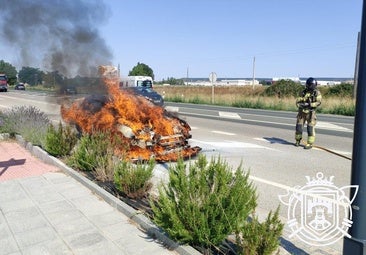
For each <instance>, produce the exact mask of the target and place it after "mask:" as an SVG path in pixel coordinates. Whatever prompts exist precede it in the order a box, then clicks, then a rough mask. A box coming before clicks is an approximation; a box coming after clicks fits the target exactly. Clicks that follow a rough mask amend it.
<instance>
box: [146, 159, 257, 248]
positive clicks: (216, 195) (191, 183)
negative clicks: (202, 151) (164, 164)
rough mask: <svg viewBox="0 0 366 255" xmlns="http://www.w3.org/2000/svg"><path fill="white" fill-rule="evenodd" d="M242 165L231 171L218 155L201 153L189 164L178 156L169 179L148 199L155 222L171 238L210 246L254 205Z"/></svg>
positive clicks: (246, 214)
mask: <svg viewBox="0 0 366 255" xmlns="http://www.w3.org/2000/svg"><path fill="white" fill-rule="evenodd" d="M248 177H249V174H248V173H247V174H245V173H244V172H243V171H242V170H241V166H239V167H238V168H237V170H236V171H235V172H234V173H233V171H232V169H230V168H229V167H228V165H227V163H226V162H223V161H222V160H221V159H220V158H218V159H217V160H216V159H212V160H211V162H210V163H208V162H207V160H206V157H205V156H204V155H200V156H199V157H198V160H197V161H196V162H195V163H193V164H192V165H191V164H190V165H189V167H188V170H187V169H186V165H185V164H184V162H183V160H182V159H180V160H178V162H177V164H176V166H175V167H171V168H170V170H169V182H168V183H167V185H164V186H161V187H160V188H159V197H158V199H157V201H155V202H154V201H152V200H151V207H152V210H153V213H154V216H153V220H154V222H155V223H156V224H157V225H158V226H160V227H162V228H163V229H164V230H165V231H166V232H167V233H168V234H169V235H170V237H171V238H172V239H174V240H176V241H179V242H184V243H189V244H190V245H193V246H199V247H203V248H205V249H211V248H213V247H216V246H218V245H220V244H221V243H222V242H223V241H224V240H225V239H226V238H227V237H228V235H229V234H231V233H233V232H234V230H236V229H237V228H238V226H241V225H242V224H244V222H245V221H246V219H247V217H248V215H249V214H250V213H251V212H252V211H253V209H254V208H255V207H256V199H257V197H256V191H255V188H254V187H253V186H252V184H251V183H249V181H248Z"/></svg>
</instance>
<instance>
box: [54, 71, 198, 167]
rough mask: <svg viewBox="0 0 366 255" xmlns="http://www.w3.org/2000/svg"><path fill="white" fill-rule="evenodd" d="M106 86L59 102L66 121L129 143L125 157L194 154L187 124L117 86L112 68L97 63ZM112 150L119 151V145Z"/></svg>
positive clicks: (159, 158) (169, 157) (164, 158)
mask: <svg viewBox="0 0 366 255" xmlns="http://www.w3.org/2000/svg"><path fill="white" fill-rule="evenodd" d="M99 72H100V73H101V74H102V76H103V81H104V84H105V86H106V88H107V92H108V95H106V96H89V97H86V98H83V99H79V100H76V101H75V102H73V103H72V104H71V105H66V104H63V105H62V106H61V116H62V118H63V120H64V121H65V122H66V123H70V124H74V125H76V126H77V127H78V128H79V130H80V131H81V132H82V133H89V134H91V133H93V132H95V131H97V130H98V131H99V130H100V131H109V132H111V133H112V134H117V135H118V136H119V137H121V139H122V140H123V141H126V142H128V143H129V150H128V151H127V152H126V155H125V156H126V157H127V159H130V160H135V159H138V160H148V159H150V158H151V157H155V159H156V160H157V161H164V162H166V161H176V160H177V159H178V158H179V157H183V158H189V157H192V156H195V155H196V154H197V153H198V152H199V151H200V150H201V148H200V147H193V148H192V147H190V146H189V145H188V141H187V140H188V139H189V138H190V137H191V135H190V133H189V132H190V130H191V128H190V126H189V125H188V124H187V123H186V122H185V121H183V120H182V119H180V118H178V117H176V116H174V115H172V114H170V113H169V112H167V111H166V110H165V109H164V108H163V107H160V106H157V105H154V104H153V103H151V102H150V101H148V100H147V99H145V98H143V97H139V96H135V95H133V94H131V93H130V92H128V91H125V90H123V89H122V90H121V89H120V88H119V78H118V75H116V69H115V68H113V67H109V66H101V67H100V69H99ZM116 151H123V149H122V148H120V149H117V150H116Z"/></svg>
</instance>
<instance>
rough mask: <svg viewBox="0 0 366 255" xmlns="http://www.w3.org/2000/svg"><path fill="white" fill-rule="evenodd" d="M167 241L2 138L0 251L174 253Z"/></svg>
mask: <svg viewBox="0 0 366 255" xmlns="http://www.w3.org/2000/svg"><path fill="white" fill-rule="evenodd" d="M135 214H136V213H135ZM165 245H166V244H163V243H162V242H159V241H158V240H155V239H153V238H151V237H150V236H149V235H148V234H147V233H146V232H144V231H143V230H141V228H140V227H139V226H138V224H136V223H135V221H133V220H131V218H129V217H128V216H126V214H124V213H122V212H121V211H120V210H117V209H116V206H112V205H111V204H110V203H107V202H106V201H105V200H104V199H102V198H101V197H99V196H97V195H96V194H95V192H94V191H93V192H92V191H91V190H90V189H89V188H87V187H86V186H85V185H82V184H81V183H80V182H79V181H77V180H75V178H73V177H71V176H70V175H68V174H65V172H63V171H61V170H60V168H58V167H56V166H53V165H50V164H46V163H44V162H42V161H41V160H40V159H38V158H37V157H35V156H32V155H31V153H30V152H29V151H28V150H27V149H25V148H23V147H22V146H21V145H20V144H18V143H17V142H15V141H0V247H1V249H0V255H5V254H88V255H90V254H122V255H123V254H126V255H127V254H151V255H154V254H156V255H163V254H166V255H168V254H169V255H172V254H178V251H177V247H172V249H168V248H166V247H164V246H165ZM180 253H181V254H183V253H184V252H183V253H182V252H180ZM187 254H188V253H187Z"/></svg>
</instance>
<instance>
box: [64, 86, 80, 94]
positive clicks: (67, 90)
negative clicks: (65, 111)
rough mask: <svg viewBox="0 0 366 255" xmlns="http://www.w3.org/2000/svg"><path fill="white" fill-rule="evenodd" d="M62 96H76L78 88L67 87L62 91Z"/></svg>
mask: <svg viewBox="0 0 366 255" xmlns="http://www.w3.org/2000/svg"><path fill="white" fill-rule="evenodd" d="M62 94H64V95H76V94H77V91H76V88H75V87H74V86H67V87H65V88H63V89H62Z"/></svg>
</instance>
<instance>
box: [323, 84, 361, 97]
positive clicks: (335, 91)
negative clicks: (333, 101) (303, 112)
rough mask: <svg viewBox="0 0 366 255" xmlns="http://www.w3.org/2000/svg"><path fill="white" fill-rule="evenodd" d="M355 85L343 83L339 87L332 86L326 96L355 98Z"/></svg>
mask: <svg viewBox="0 0 366 255" xmlns="http://www.w3.org/2000/svg"><path fill="white" fill-rule="evenodd" d="M353 87H354V86H353V84H348V83H341V84H339V85H333V86H330V87H329V89H328V91H327V93H326V94H325V95H326V96H341V97H353Z"/></svg>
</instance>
